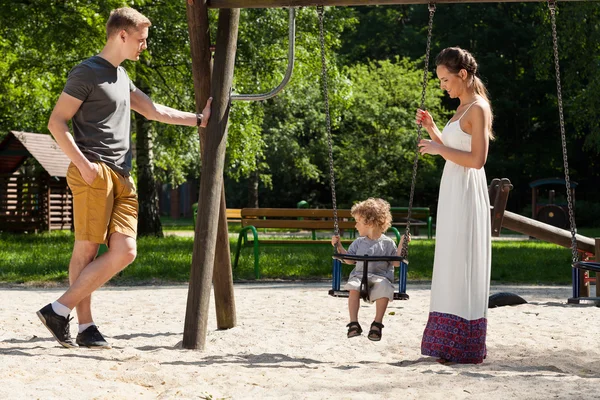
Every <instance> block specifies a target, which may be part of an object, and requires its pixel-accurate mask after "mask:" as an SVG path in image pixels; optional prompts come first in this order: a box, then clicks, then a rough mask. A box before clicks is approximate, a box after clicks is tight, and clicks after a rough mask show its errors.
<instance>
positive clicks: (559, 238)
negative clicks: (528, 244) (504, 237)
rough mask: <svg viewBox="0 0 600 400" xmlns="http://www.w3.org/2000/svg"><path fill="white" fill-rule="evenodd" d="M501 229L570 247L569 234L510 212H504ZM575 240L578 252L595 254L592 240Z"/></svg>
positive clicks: (584, 237) (586, 238)
mask: <svg viewBox="0 0 600 400" xmlns="http://www.w3.org/2000/svg"><path fill="white" fill-rule="evenodd" d="M502 227H503V228H506V229H510V230H511V231H514V232H519V233H522V234H524V235H528V236H533V237H534V238H537V239H540V240H543V241H545V242H550V243H555V244H557V245H559V246H563V247H567V248H570V247H571V232H569V231H567V230H564V229H560V228H557V227H555V226H552V225H549V224H545V223H543V222H540V221H536V220H534V219H531V218H527V217H523V216H521V215H519V214H515V213H512V212H510V211H505V212H504V219H503V220H502ZM576 239H577V248H578V249H579V250H580V251H585V252H586V253H590V254H596V248H595V243H594V239H591V238H588V237H586V236H581V235H576Z"/></svg>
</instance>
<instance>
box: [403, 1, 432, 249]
mask: <svg viewBox="0 0 600 400" xmlns="http://www.w3.org/2000/svg"><path fill="white" fill-rule="evenodd" d="M434 14H435V3H429V24H428V27H427V47H426V49H425V66H424V67H423V84H422V91H421V105H420V107H419V108H420V109H422V110H424V109H425V95H426V93H427V78H428V77H429V56H430V53H431V37H432V32H433V15H434ZM421 129H422V125H421V124H419V125H417V146H416V152H415V159H414V162H413V171H412V183H411V185H410V197H409V200H408V213H407V215H406V231H405V232H404V240H403V241H402V252H401V253H400V256H401V257H408V240H407V238H408V235H409V234H410V217H411V214H412V206H413V198H414V196H415V185H416V182H417V167H418V165H419V142H420V141H421V137H422V133H421Z"/></svg>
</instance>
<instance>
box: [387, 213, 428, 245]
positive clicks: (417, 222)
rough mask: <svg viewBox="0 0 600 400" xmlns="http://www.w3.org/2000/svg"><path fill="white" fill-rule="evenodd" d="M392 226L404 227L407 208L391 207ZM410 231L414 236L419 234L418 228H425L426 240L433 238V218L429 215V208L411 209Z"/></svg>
mask: <svg viewBox="0 0 600 400" xmlns="http://www.w3.org/2000/svg"><path fill="white" fill-rule="evenodd" d="M391 212H392V226H406V224H407V221H408V220H407V217H408V207H391ZM410 226H411V227H412V228H413V230H412V231H411V232H412V233H414V234H415V235H418V234H419V227H420V226H426V227H427V239H432V238H433V217H432V216H431V214H430V211H429V207H413V208H412V211H411V213H410Z"/></svg>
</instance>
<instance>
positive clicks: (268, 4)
mask: <svg viewBox="0 0 600 400" xmlns="http://www.w3.org/2000/svg"><path fill="white" fill-rule="evenodd" d="M563 1H597V0H560V2H561V3H562V2H563ZM527 2H530V3H534V2H535V3H539V2H540V0H438V1H435V2H434V3H436V4H442V3H449V4H458V3H527ZM429 3H430V1H428V0H207V4H208V7H209V8H280V7H309V6H318V5H324V6H335V7H341V6H375V5H388V6H389V5H397V4H429Z"/></svg>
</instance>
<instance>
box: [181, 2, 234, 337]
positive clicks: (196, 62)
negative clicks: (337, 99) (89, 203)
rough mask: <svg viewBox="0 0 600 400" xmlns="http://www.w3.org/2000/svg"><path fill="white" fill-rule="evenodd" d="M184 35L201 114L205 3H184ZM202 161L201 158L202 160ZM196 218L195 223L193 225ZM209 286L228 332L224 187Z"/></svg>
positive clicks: (205, 76)
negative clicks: (185, 11) (188, 43)
mask: <svg viewBox="0 0 600 400" xmlns="http://www.w3.org/2000/svg"><path fill="white" fill-rule="evenodd" d="M187 17H188V31H189V36H190V50H191V53H192V74H193V77H194V87H195V88H196V90H195V98H196V112H202V108H203V107H204V105H205V104H206V100H207V99H208V98H209V97H210V80H211V77H212V56H211V52H210V30H209V23H208V8H207V7H206V4H205V0H204V1H201V0H196V1H195V2H194V1H193V0H191V1H188V5H187ZM199 133H200V150H201V151H203V150H204V148H205V147H206V143H205V141H206V129H203V128H199ZM202 159H204V155H203V156H202ZM198 207H202V198H201V197H200V196H199V198H198ZM198 221H199V218H197V219H196V224H197V223H198ZM213 268H214V269H213V286H214V295H215V308H216V313H217V327H218V328H219V329H229V328H233V327H234V326H235V325H236V312H235V298H234V292H233V273H232V269H231V254H230V250H229V232H228V227H227V206H226V203H225V187H223V190H222V193H221V207H220V211H219V226H218V228H217V249H216V252H215V263H214V267H213Z"/></svg>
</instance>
